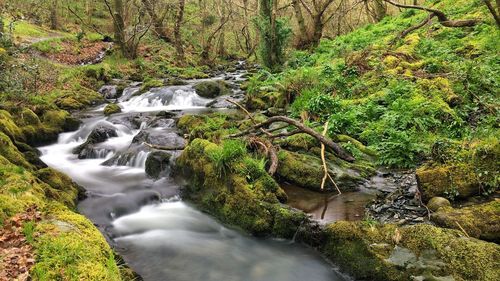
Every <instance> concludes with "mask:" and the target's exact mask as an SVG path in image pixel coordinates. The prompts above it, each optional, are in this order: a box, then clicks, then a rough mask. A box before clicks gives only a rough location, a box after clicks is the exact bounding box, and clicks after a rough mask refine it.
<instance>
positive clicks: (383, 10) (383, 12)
mask: <svg viewBox="0 0 500 281" xmlns="http://www.w3.org/2000/svg"><path fill="white" fill-rule="evenodd" d="M374 6H375V9H374V12H375V13H374V17H375V20H376V21H377V22H379V21H381V20H383V19H384V18H385V16H387V5H386V4H385V3H384V0H374Z"/></svg>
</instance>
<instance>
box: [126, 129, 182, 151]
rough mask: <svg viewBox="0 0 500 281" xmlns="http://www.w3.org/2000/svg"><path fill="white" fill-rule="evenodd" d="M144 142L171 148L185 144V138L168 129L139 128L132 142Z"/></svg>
mask: <svg viewBox="0 0 500 281" xmlns="http://www.w3.org/2000/svg"><path fill="white" fill-rule="evenodd" d="M144 142H145V143H148V144H151V145H157V146H163V147H171V148H172V149H174V148H183V147H184V146H186V140H185V139H184V138H183V137H181V136H179V135H178V134H177V133H175V132H171V131H170V132H169V131H168V130H167V131H166V130H141V131H140V132H139V133H137V135H135V136H134V138H133V140H132V143H133V144H142V143H144Z"/></svg>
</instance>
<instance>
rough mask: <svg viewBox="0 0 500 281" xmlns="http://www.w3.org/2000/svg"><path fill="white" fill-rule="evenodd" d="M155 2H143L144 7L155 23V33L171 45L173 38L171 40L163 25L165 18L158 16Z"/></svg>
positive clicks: (145, 0) (143, 0) (146, 0)
mask: <svg viewBox="0 0 500 281" xmlns="http://www.w3.org/2000/svg"><path fill="white" fill-rule="evenodd" d="M153 1H154V0H142V3H143V5H144V8H146V12H147V13H148V15H149V17H150V18H151V21H152V22H153V30H154V33H155V35H156V36H157V37H158V38H160V39H162V40H164V41H165V42H168V43H171V42H172V38H170V36H169V34H168V33H167V30H166V29H165V26H164V24H163V20H164V17H160V16H158V14H157V11H156V9H155V6H154V3H153Z"/></svg>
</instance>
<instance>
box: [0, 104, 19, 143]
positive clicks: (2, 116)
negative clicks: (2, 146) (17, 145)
mask: <svg viewBox="0 0 500 281" xmlns="http://www.w3.org/2000/svg"><path fill="white" fill-rule="evenodd" d="M0 130H1V132H3V133H4V134H6V135H7V136H9V137H10V138H11V139H15V140H23V138H24V136H23V135H22V132H21V130H20V129H19V127H18V126H17V125H16V123H15V122H14V119H13V117H12V115H11V114H10V113H9V112H8V111H5V110H0Z"/></svg>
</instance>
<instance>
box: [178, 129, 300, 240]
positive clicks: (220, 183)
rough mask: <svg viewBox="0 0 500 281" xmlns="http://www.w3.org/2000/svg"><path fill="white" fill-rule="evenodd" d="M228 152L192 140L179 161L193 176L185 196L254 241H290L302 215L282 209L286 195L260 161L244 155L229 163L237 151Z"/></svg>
mask: <svg viewBox="0 0 500 281" xmlns="http://www.w3.org/2000/svg"><path fill="white" fill-rule="evenodd" d="M224 146H226V144H222V145H217V144H215V143H212V142H210V141H207V140H203V139H194V140H193V141H192V142H191V143H190V144H189V145H188V146H187V147H186V149H185V150H184V151H183V153H182V154H181V156H180V157H179V158H178V160H177V163H178V165H179V167H180V168H181V169H183V170H184V171H189V173H190V175H191V180H192V182H191V184H190V185H189V186H188V187H187V189H186V192H185V194H186V195H187V196H188V197H189V198H190V199H191V200H193V201H194V202H196V203H198V204H199V205H200V206H201V208H202V209H204V210H206V211H208V212H210V213H212V214H213V215H215V216H217V217H218V218H219V219H221V220H223V221H224V222H226V223H229V224H233V225H235V226H238V227H241V228H243V229H245V230H246V231H249V232H250V233H252V234H254V235H260V236H266V235H274V236H278V237H285V238H291V237H292V236H293V233H295V231H296V230H297V228H298V227H299V225H300V223H301V222H302V221H303V220H305V219H306V218H305V216H304V214H303V213H301V212H298V211H293V210H291V209H288V208H286V207H283V206H281V205H280V204H279V201H280V200H285V199H286V195H285V194H284V191H283V190H282V189H281V188H280V187H279V186H278V184H277V183H276V182H275V181H274V180H273V179H272V178H271V177H270V176H269V175H268V174H267V173H266V172H265V170H264V167H263V166H261V165H260V164H259V162H258V161H257V160H256V159H254V158H252V157H250V156H249V155H248V154H246V153H245V152H244V151H242V152H241V153H239V154H236V155H235V156H231V157H229V156H230V155H234V154H232V152H231V154H230V155H228V156H227V157H226V156H224V155H225V154H226V153H230V151H235V150H236V148H233V147H232V146H231V147H230V148H231V149H228V148H227V147H226V148H224ZM240 151H241V150H240ZM222 159H226V160H222ZM221 161H222V162H221ZM224 161H225V162H224ZM221 173H222V174H221Z"/></svg>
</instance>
